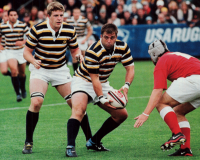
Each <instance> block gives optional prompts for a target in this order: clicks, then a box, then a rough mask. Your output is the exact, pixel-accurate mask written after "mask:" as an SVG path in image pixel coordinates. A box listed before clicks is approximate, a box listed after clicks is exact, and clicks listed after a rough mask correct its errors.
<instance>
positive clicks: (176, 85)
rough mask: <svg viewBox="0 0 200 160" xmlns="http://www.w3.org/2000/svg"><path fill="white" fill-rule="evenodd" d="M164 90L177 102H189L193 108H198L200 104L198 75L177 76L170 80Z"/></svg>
mask: <svg viewBox="0 0 200 160" xmlns="http://www.w3.org/2000/svg"><path fill="white" fill-rule="evenodd" d="M166 92H167V94H169V95H170V96H171V97H172V98H173V99H175V100H176V101H178V102H179V103H185V102H190V104H191V105H192V106H193V107H194V108H198V107H199V106H200V75H192V76H189V77H186V78H183V77H181V78H178V79H177V80H174V81H173V82H172V84H171V86H170V87H169V88H168V89H167V91H166Z"/></svg>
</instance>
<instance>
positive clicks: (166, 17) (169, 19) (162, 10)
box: [161, 7, 178, 24]
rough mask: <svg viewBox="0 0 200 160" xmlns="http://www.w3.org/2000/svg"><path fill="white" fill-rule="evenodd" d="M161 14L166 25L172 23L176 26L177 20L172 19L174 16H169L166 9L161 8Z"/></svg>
mask: <svg viewBox="0 0 200 160" xmlns="http://www.w3.org/2000/svg"><path fill="white" fill-rule="evenodd" d="M161 13H163V14H164V15H165V19H166V21H167V22H168V23H173V24H177V23H178V22H177V20H176V18H174V16H172V15H169V13H168V9H167V8H166V7H162V8H161Z"/></svg>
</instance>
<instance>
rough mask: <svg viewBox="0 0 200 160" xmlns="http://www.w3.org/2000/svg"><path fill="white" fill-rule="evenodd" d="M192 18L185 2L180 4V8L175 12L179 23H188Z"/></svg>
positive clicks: (190, 10)
mask: <svg viewBox="0 0 200 160" xmlns="http://www.w3.org/2000/svg"><path fill="white" fill-rule="evenodd" d="M192 18H193V11H192V9H190V8H188V5H187V4H186V2H185V1H183V2H182V3H181V8H180V9H178V11H177V19H178V22H179V23H186V22H188V23H190V22H191V21H192Z"/></svg>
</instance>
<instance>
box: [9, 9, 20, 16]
mask: <svg viewBox="0 0 200 160" xmlns="http://www.w3.org/2000/svg"><path fill="white" fill-rule="evenodd" d="M10 12H16V13H17V10H16V9H13V8H11V9H10V10H9V11H8V15H9V14H10ZM17 14H18V13H17Z"/></svg>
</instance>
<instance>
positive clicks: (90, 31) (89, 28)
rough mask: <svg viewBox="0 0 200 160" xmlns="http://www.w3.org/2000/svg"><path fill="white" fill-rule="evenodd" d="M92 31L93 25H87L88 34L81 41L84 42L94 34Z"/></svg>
mask: <svg viewBox="0 0 200 160" xmlns="http://www.w3.org/2000/svg"><path fill="white" fill-rule="evenodd" d="M92 33H93V29H92V27H91V26H89V27H87V35H86V37H85V39H84V40H83V41H82V42H81V43H82V44H84V43H85V42H86V41H87V40H88V38H89V37H90V36H91V35H92Z"/></svg>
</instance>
